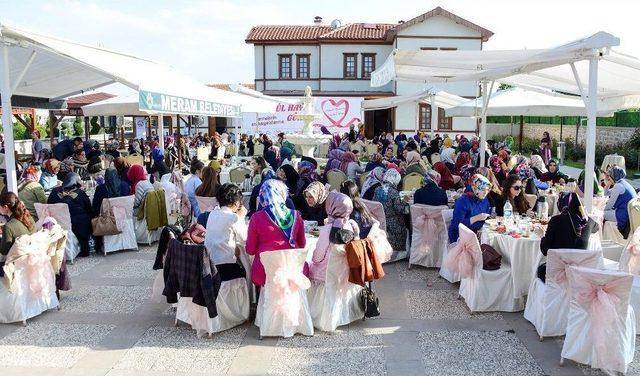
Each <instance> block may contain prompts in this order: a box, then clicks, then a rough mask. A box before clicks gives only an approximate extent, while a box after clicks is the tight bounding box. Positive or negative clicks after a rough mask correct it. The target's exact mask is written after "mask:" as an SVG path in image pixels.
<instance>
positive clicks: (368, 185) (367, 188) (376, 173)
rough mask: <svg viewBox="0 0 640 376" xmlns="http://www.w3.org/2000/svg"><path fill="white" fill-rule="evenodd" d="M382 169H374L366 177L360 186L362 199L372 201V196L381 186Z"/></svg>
mask: <svg viewBox="0 0 640 376" xmlns="http://www.w3.org/2000/svg"><path fill="white" fill-rule="evenodd" d="M384 171H385V170H384V168H383V167H376V168H374V169H373V170H372V171H371V172H370V173H369V176H367V179H366V180H365V181H364V184H362V198H363V199H365V200H373V195H374V193H375V191H376V189H377V188H378V187H380V186H381V185H382V180H383V179H384Z"/></svg>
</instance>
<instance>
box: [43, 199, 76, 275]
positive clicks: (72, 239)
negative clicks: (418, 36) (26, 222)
mask: <svg viewBox="0 0 640 376" xmlns="http://www.w3.org/2000/svg"><path fill="white" fill-rule="evenodd" d="M33 206H34V207H35V209H36V213H37V214H38V223H37V224H36V225H37V227H38V228H40V227H41V226H40V224H41V222H42V221H43V220H44V219H45V218H46V217H51V218H53V219H55V220H56V222H58V224H59V225H60V227H62V229H63V230H65V231H66V232H67V244H66V246H65V255H66V256H67V260H68V261H69V262H70V263H72V264H73V262H74V260H75V259H76V257H77V256H78V254H80V242H79V241H78V238H77V237H76V235H75V234H74V233H73V230H72V229H71V214H70V213H69V206H68V205H67V204H65V203H58V204H40V203H38V202H36V203H34V204H33Z"/></svg>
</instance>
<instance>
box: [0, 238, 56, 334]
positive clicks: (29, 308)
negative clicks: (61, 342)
mask: <svg viewBox="0 0 640 376" xmlns="http://www.w3.org/2000/svg"><path fill="white" fill-rule="evenodd" d="M60 233H62V235H63V236H64V232H63V231H61V232H60ZM51 241H52V239H51V237H50V236H49V232H48V231H38V232H36V233H34V234H32V235H22V236H20V237H18V239H16V241H15V243H14V245H13V246H12V247H11V249H10V250H9V253H8V254H7V258H6V260H5V266H4V272H5V276H4V277H3V278H2V283H0V323H3V324H7V323H12V322H22V323H23V325H26V322H27V320H28V319H30V318H32V317H35V316H38V315H40V314H41V313H42V312H44V311H47V310H49V309H52V308H56V307H58V306H59V304H60V303H59V301H58V298H57V297H56V276H55V272H54V270H53V267H52V265H51V263H52V261H51V256H50V255H49V254H48V253H47V251H48V250H49V249H50V245H51ZM56 241H57V239H56Z"/></svg>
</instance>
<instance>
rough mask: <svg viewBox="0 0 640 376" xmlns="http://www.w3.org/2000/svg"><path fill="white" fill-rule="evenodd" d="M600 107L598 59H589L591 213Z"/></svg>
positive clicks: (587, 171) (587, 200)
mask: <svg viewBox="0 0 640 376" xmlns="http://www.w3.org/2000/svg"><path fill="white" fill-rule="evenodd" d="M597 106H598V57H597V56H594V57H592V58H591V59H589V97H588V102H587V133H586V138H585V145H586V149H587V150H586V156H585V166H584V168H585V177H584V181H585V184H584V205H585V208H586V209H587V213H591V204H592V202H593V184H592V182H593V174H594V172H593V169H594V167H595V164H596V112H597Z"/></svg>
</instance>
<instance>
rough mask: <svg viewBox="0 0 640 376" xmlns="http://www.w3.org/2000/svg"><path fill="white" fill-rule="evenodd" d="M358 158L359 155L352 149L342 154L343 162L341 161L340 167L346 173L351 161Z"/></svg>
mask: <svg viewBox="0 0 640 376" xmlns="http://www.w3.org/2000/svg"><path fill="white" fill-rule="evenodd" d="M357 160H358V157H356V155H355V154H353V153H352V152H350V151H348V152H346V153H344V154H342V158H341V162H340V169H341V170H342V172H344V173H345V174H346V173H347V167H348V166H349V163H351V162H355V161H357Z"/></svg>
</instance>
